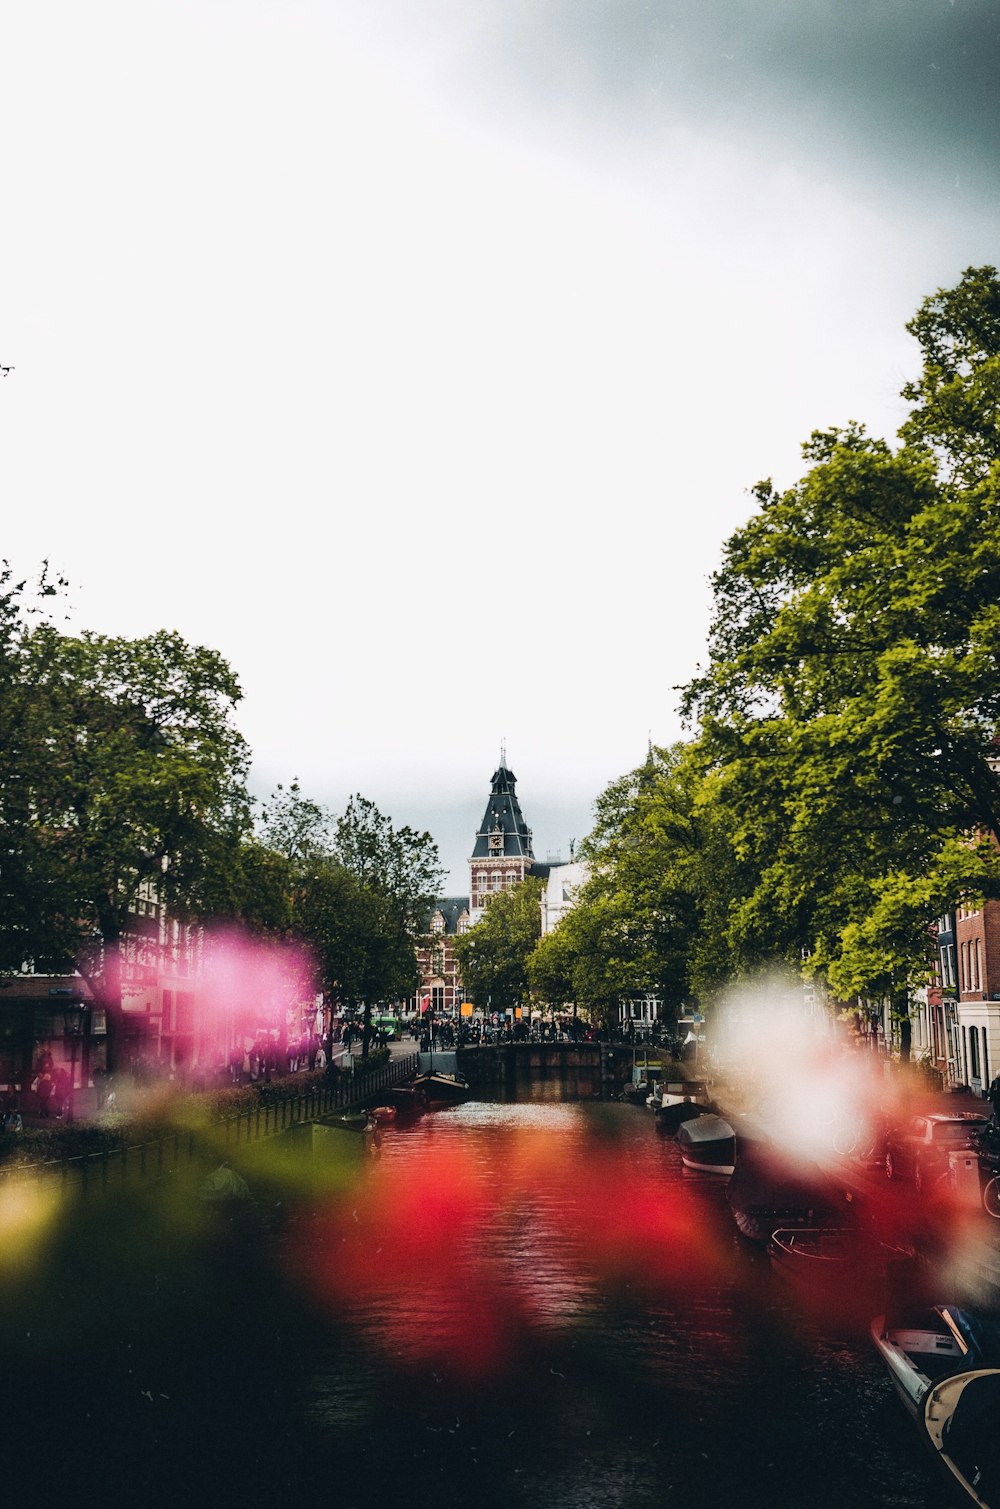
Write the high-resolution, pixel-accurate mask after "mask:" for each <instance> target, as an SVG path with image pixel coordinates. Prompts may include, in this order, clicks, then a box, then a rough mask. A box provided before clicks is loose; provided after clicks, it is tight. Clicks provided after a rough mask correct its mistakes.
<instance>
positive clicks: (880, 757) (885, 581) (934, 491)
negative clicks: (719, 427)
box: [684, 267, 1000, 990]
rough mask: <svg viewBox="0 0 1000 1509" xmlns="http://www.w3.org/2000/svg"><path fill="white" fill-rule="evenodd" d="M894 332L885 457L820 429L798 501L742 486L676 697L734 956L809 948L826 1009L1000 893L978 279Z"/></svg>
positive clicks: (899, 968)
mask: <svg viewBox="0 0 1000 1509" xmlns="http://www.w3.org/2000/svg"><path fill="white" fill-rule="evenodd" d="M908 329H909V330H910V332H911V333H912V334H913V335H914V336H915V338H916V340H917V341H918V344H919V346H920V351H921V356H922V368H921V372H920V375H919V376H918V378H917V379H915V380H914V381H913V382H912V383H910V384H908V385H907V387H906V388H905V389H904V396H905V397H906V398H907V399H908V400H909V402H910V404H911V410H910V413H909V416H908V418H907V419H906V421H905V423H904V424H903V426H902V428H901V431H900V443H899V444H898V446H897V447H896V448H892V447H890V446H889V445H888V444H887V443H886V442H884V441H882V440H876V439H872V438H871V437H869V436H868V435H866V434H865V432H864V430H863V429H862V428H861V427H860V426H857V425H850V426H848V427H847V428H845V429H840V430H830V431H817V432H815V433H814V434H813V436H812V438H811V439H810V441H809V442H808V444H807V445H806V446H805V448H804V454H805V459H806V460H807V461H808V462H809V463H810V466H809V470H808V471H807V473H806V475H805V476H804V477H803V479H802V480H801V481H800V482H798V483H797V484H795V485H794V486H793V487H791V488H788V489H786V490H784V491H781V490H778V489H776V488H775V487H774V486H773V484H772V483H771V482H763V483H760V484H758V486H757V488H756V489H755V498H756V501H757V504H758V511H757V512H756V513H755V514H754V516H753V517H752V518H751V519H750V520H749V521H748V523H747V524H746V525H744V526H743V527H742V528H741V529H739V530H738V531H737V532H736V533H735V534H734V535H733V536H732V537H731V539H730V540H729V541H728V543H727V545H726V548H725V552H724V556H723V563H722V566H721V567H720V569H719V571H718V572H717V573H716V574H715V576H714V578H713V590H714V599H715V612H714V620H713V625H712V630H711V636H710V642H709V652H710V656H709V663H708V666H707V668H706V669H705V670H704V672H703V673H702V674H700V675H699V676H698V677H697V678H696V679H695V680H694V681H693V682H692V684H691V685H690V686H689V687H688V688H687V689H686V693H685V699H684V707H685V711H686V713H687V714H688V715H689V716H690V717H691V718H692V719H697V720H698V724H699V735H698V742H699V745H700V748H701V751H702V755H703V757H704V759H705V761H706V767H707V768H708V769H709V770H711V771H712V772H713V773H714V779H715V781H716V793H717V798H718V801H719V803H720V806H721V809H722V810H724V812H725V814H726V818H727V823H728V825H729V827H730V830H731V838H732V845H733V852H734V855H735V857H736V859H737V861H738V864H739V866H740V868H741V871H742V874H743V877H744V880H743V885H742V887H741V888H740V889H739V890H738V891H737V893H736V894H735V895H734V896H733V897H732V898H731V905H730V916H729V927H728V936H729V940H730V942H731V944H732V946H733V948H734V950H735V951H736V953H737V955H739V956H743V957H753V956H757V957H759V956H761V955H763V954H766V953H767V952H771V953H780V954H784V955H785V956H788V957H793V958H795V957H798V956H800V955H801V953H802V951H803V950H806V951H808V952H810V953H811V954H812V955H813V958H814V962H816V963H818V964H819V965H821V966H822V967H823V968H824V969H825V970H826V971H827V972H828V973H829V977H830V978H831V980H839V982H840V988H841V989H843V988H845V987H846V986H847V985H848V984H850V986H851V987H852V988H853V989H854V990H859V989H861V988H862V987H863V982H864V981H865V980H867V981H869V983H870V984H871V986H872V987H873V988H874V986H875V983H876V976H877V977H878V980H879V982H880V983H881V984H884V982H885V979H886V977H887V975H888V976H892V977H893V978H894V979H895V981H896V987H897V988H898V986H899V984H900V983H904V984H905V983H906V982H907V981H909V980H912V979H913V978H916V977H917V976H918V975H919V973H920V971H921V970H923V971H924V972H926V956H927V948H928V927H929V925H930V923H931V922H932V920H933V918H934V916H935V915H937V913H938V912H940V911H941V910H943V909H944V906H943V905H942V903H943V901H944V899H945V897H946V896H948V895H949V888H950V897H949V899H950V901H951V902H952V903H954V902H955V901H958V900H960V899H962V897H969V896H972V895H976V894H977V893H978V894H998V893H1000V872H998V863H997V850H996V840H997V839H998V838H1000V776H998V773H997V761H996V755H997V747H996V745H995V744H994V739H995V736H996V734H997V730H998V727H1000V470H998V464H997V458H998V456H1000V426H998V416H1000V281H998V278H997V274H996V271H995V269H993V268H992V267H983V268H970V269H969V270H968V271H967V272H966V273H965V274H964V276H963V278H962V281H961V283H960V284H959V286H958V287H957V288H956V289H953V290H948V291H945V290H942V291H939V292H938V293H937V294H935V295H934V296H932V297H931V298H929V299H928V300H926V301H925V302H924V304H923V305H922V307H921V309H920V311H919V312H918V314H917V315H916V317H915V318H914V319H913V321H911V323H910V325H909V326H908ZM976 834H978V835H986V836H988V837H990V838H991V839H992V840H993V842H991V843H982V842H975V841H973V839H972V836H973V835H976ZM902 895H908V896H909V897H910V898H911V901H912V903H913V905H912V906H911V907H910V908H909V909H908V920H906V921H905V923H904V918H903V910H905V909H901V908H900V906H899V905H898V904H894V903H893V901H892V899H891V898H892V897H896V898H897V901H898V898H899V897H900V896H902ZM918 898H919V899H918ZM935 909H936V910H935ZM888 912H891V913H892V916H893V918H894V919H895V921H894V927H893V929H892V930H890V931H892V936H893V940H894V941H893V946H892V949H891V950H888V951H887V952H886V954H885V956H884V957H883V960H882V963H881V964H879V966H878V969H877V970H876V968H875V960H874V958H873V955H872V952H871V948H872V942H873V937H872V933H873V927H874V924H873V922H872V919H873V918H874V917H875V916H880V917H882V919H883V921H884V922H887V920H888ZM883 937H886V938H887V937H888V933H883ZM875 951H876V953H877V951H878V950H877V947H876V950H875ZM890 953H891V955H892V958H893V960H894V963H893V965H892V967H891V968H889V969H888V970H887V969H886V968H885V967H884V965H885V959H886V958H888V957H889V955H890Z"/></svg>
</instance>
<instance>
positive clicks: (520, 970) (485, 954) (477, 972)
mask: <svg viewBox="0 0 1000 1509" xmlns="http://www.w3.org/2000/svg"><path fill="white" fill-rule="evenodd" d="M543 884H544V882H543V881H541V880H539V879H537V878H535V877H534V876H529V877H528V879H527V880H523V881H522V882H521V884H520V885H515V886H511V887H510V888H509V889H508V890H504V891H497V892H496V893H495V894H494V896H493V898H492V900H491V901H490V904H489V906H488V907H487V908H486V911H485V912H484V914H483V916H482V917H481V918H480V920H479V921H478V922H477V923H476V925H475V927H472V928H470V929H469V931H468V932H467V933H463V934H461V935H460V936H459V937H458V938H456V940H455V957H456V958H457V960H458V967H459V970H460V972H461V976H462V984H463V986H464V987H465V992H466V996H467V998H471V999H472V1000H474V1001H475V1002H476V1004H477V1005H479V1006H482V1007H485V1006H486V1005H487V1004H489V1006H490V1007H491V1009H492V1010H493V1011H507V1010H510V1009H511V1008H513V1007H515V1006H520V1005H521V1004H522V1003H523V1002H525V1001H527V999H528V994H529V991H530V980H529V976H528V960H529V958H530V957H531V954H532V952H533V950H534V948H535V944H536V943H537V942H538V939H539V937H540V936H541V931H542V907H541V902H542V888H543Z"/></svg>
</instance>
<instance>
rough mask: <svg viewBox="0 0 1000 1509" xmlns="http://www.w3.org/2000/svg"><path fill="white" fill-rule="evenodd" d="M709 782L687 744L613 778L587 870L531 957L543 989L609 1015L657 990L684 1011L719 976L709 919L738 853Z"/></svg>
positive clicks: (586, 853)
mask: <svg viewBox="0 0 1000 1509" xmlns="http://www.w3.org/2000/svg"><path fill="white" fill-rule="evenodd" d="M710 790H711V782H710V781H709V779H708V778H707V777H706V773H705V771H704V770H703V768H702V765H701V762H700V757H699V751H698V749H697V748H696V747H695V746H693V745H684V744H677V745H674V746H672V747H670V748H667V749H658V748H653V747H651V748H650V750H649V754H648V757H647V759H646V761H645V763H644V764H643V765H641V766H639V767H638V768H637V769H635V770H633V771H631V772H630V773H629V774H627V775H625V776H622V777H621V778H620V779H619V780H617V781H614V782H612V783H611V785H609V786H608V788H607V789H606V791H604V793H603V794H602V795H601V797H600V798H599V799H598V801H597V804H596V808H595V824H594V828H593V831H592V832H591V834H590V835H589V836H588V838H587V840H586V841H585V843H584V845H583V847H582V849H581V856H582V857H583V858H584V859H586V861H587V863H588V865H589V867H590V877H589V879H588V880H587V882H586V884H585V885H584V886H583V887H582V888H581V890H580V893H579V896H578V898H577V901H576V904H575V905H574V906H573V908H572V909H571V910H570V911H569V912H568V913H567V914H566V916H565V917H564V918H563V919H562V920H561V922H560V923H559V924H558V926H557V927H556V928H555V929H554V930H553V932H552V933H551V934H549V935H548V936H547V937H546V938H543V939H542V940H541V942H540V943H539V946H538V948H537V950H536V952H535V955H534V956H533V958H532V961H531V974H532V979H533V981H534V983H535V987H536V989H539V990H541V991H543V992H545V991H548V990H551V989H553V988H554V989H556V990H557V991H560V992H563V993H562V994H561V995H560V996H558V997H557V998H558V999H563V1000H567V999H572V1000H573V1001H575V1002H576V1003H577V1005H579V1006H581V1007H584V1008H586V1009H587V1011H588V1012H590V1013H591V1014H592V1015H596V1016H598V1017H599V1018H601V1019H602V1020H604V1021H605V1022H607V1023H610V1022H611V1021H613V1020H614V1019H616V1017H617V1013H618V1007H619V1005H620V1003H621V1002H622V1001H623V1000H625V999H627V998H628V997H630V996H639V995H644V994H646V993H647V992H655V993H656V994H657V995H658V996H659V998H660V1000H661V1002H662V1003H663V1005H664V1007H665V1008H666V1010H667V1012H668V1013H669V1012H676V1009H677V1008H678V1007H679V1006H680V1005H681V1004H682V1003H684V1002H685V1001H687V1000H689V999H690V997H691V996H692V995H693V994H694V993H695V992H696V991H702V992H707V991H709V990H710V989H711V988H712V987H713V986H714V985H715V984H716V983H717V976H718V975H719V974H720V973H721V972H722V965H721V964H720V962H719V958H718V944H717V938H718V928H717V927H716V929H715V931H714V932H713V930H712V929H711V928H709V927H708V926H707V925H706V924H707V920H708V919H709V918H710V917H713V915H714V910H715V909H717V908H718V907H719V906H720V905H724V901H721V900H720V898H723V897H724V896H725V895H726V894H727V893H726V892H725V891H724V890H722V889H720V885H721V882H723V881H724V880H725V878H726V876H727V874H728V869H729V868H730V867H731V864H732V858H731V852H730V849H729V846H728V841H727V837H726V835H725V833H724V831H722V830H721V829H720V826H719V823H718V821H717V814H716V807H715V804H714V803H713V801H712V800H710V799H709V795H708V793H709V792H710ZM567 987H568V988H567ZM550 998H551V997H550Z"/></svg>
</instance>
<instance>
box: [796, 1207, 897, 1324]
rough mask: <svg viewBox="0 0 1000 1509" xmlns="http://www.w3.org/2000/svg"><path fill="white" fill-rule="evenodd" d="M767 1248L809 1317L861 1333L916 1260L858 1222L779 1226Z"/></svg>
mask: <svg viewBox="0 0 1000 1509" xmlns="http://www.w3.org/2000/svg"><path fill="white" fill-rule="evenodd" d="M767 1251H768V1256H769V1257H770V1260H771V1270H772V1272H773V1273H774V1274H776V1276H777V1277H778V1279H779V1280H780V1281H781V1282H782V1283H783V1284H785V1285H787V1288H788V1291H789V1293H790V1294H791V1296H792V1298H793V1299H794V1300H795V1303H796V1304H797V1305H798V1306H799V1307H800V1308H801V1309H802V1310H804V1311H805V1313H806V1314H807V1315H809V1316H810V1318H811V1319H813V1320H815V1321H817V1322H819V1323H820V1324H822V1325H825V1326H827V1327H833V1328H834V1329H836V1330H838V1331H840V1330H849V1331H851V1332H855V1333H860V1334H864V1331H865V1329H866V1327H867V1326H868V1324H869V1322H870V1320H871V1316H872V1313H873V1312H874V1311H876V1310H879V1309H884V1308H885V1306H886V1297H887V1292H888V1290H889V1289H890V1288H891V1287H892V1286H894V1285H897V1284H899V1283H900V1282H901V1279H902V1276H903V1274H904V1273H906V1272H907V1271H909V1270H912V1269H913V1266H914V1265H915V1263H916V1261H917V1260H916V1258H915V1256H914V1254H913V1253H912V1252H907V1251H904V1250H903V1249H902V1248H897V1247H890V1246H888V1245H887V1244H885V1243H883V1242H880V1241H879V1240H878V1239H877V1237H875V1236H873V1235H871V1234H870V1233H868V1232H866V1231H863V1230H861V1229H859V1228H858V1227H856V1226H816V1227H809V1226H796V1227H789V1228H786V1229H783V1230H782V1229H780V1228H779V1229H778V1230H777V1231H775V1232H773V1233H772V1235H771V1240H770V1241H769V1242H768V1245H767Z"/></svg>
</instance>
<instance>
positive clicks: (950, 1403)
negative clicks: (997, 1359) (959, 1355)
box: [921, 1368, 1000, 1509]
mask: <svg viewBox="0 0 1000 1509" xmlns="http://www.w3.org/2000/svg"><path fill="white" fill-rule="evenodd" d="M998 1419H1000V1370H998V1369H997V1368H977V1369H976V1370H975V1371H972V1372H961V1373H952V1374H951V1375H950V1376H949V1377H947V1378H944V1379H942V1380H941V1382H939V1383H935V1384H932V1385H931V1387H930V1388H929V1389H928V1390H927V1392H926V1394H925V1395H924V1402H923V1407H922V1411H921V1423H922V1425H923V1428H924V1430H925V1431H926V1433H927V1436H928V1438H929V1440H930V1443H931V1446H932V1447H933V1448H934V1450H935V1451H936V1452H937V1453H938V1456H939V1458H940V1460H941V1462H942V1463H943V1464H944V1466H945V1467H947V1469H948V1471H949V1472H950V1473H951V1475H952V1477H953V1478H954V1479H955V1480H956V1482H957V1483H958V1485H959V1487H960V1488H962V1489H963V1491H964V1492H965V1493H966V1494H967V1495H968V1497H969V1498H970V1499H971V1501H972V1502H973V1503H974V1504H979V1505H980V1506H981V1509H1000V1433H998V1431H997V1428H996V1422H997V1420H998Z"/></svg>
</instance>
